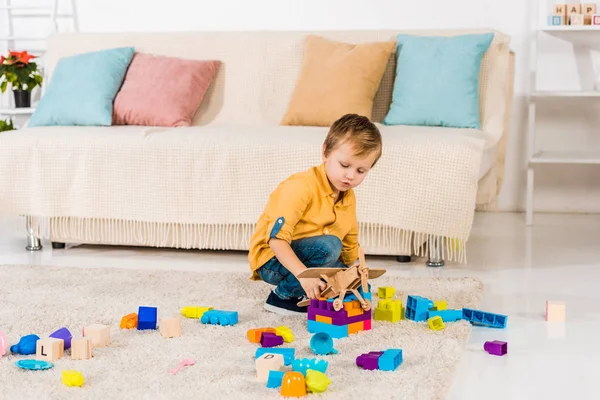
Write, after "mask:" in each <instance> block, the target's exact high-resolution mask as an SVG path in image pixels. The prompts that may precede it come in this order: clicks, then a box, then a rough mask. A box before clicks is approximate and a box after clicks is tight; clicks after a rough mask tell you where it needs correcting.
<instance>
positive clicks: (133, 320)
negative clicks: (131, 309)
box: [119, 313, 138, 329]
mask: <svg viewBox="0 0 600 400" xmlns="http://www.w3.org/2000/svg"><path fill="white" fill-rule="evenodd" d="M137 326H138V315H137V314H136V313H131V314H127V315H125V316H124V317H123V318H121V324H120V325H119V327H120V328H121V329H133V328H137Z"/></svg>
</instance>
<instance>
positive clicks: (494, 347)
mask: <svg viewBox="0 0 600 400" xmlns="http://www.w3.org/2000/svg"><path fill="white" fill-rule="evenodd" d="M483 349H484V350H485V351H487V352H488V353H489V354H493V355H495V356H503V355H505V354H506V353H507V352H508V343H506V342H501V341H499V340H494V341H491V342H485V343H484V344H483Z"/></svg>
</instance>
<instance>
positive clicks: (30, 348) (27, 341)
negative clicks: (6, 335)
mask: <svg viewBox="0 0 600 400" xmlns="http://www.w3.org/2000/svg"><path fill="white" fill-rule="evenodd" d="M38 340H40V337H39V336H38V335H34V334H31V335H25V336H21V339H19V343H17V344H13V345H12V346H10V352H11V353H15V354H23V355H28V354H35V351H36V343H37V341H38Z"/></svg>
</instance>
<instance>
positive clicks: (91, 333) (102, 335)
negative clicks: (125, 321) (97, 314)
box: [83, 324, 110, 347]
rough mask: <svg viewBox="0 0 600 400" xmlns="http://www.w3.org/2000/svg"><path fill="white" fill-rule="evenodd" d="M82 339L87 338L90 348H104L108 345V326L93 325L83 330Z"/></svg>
mask: <svg viewBox="0 0 600 400" xmlns="http://www.w3.org/2000/svg"><path fill="white" fill-rule="evenodd" d="M83 337H89V338H90V340H91V341H92V347H105V346H108V345H109V343H110V326H108V325H102V324H94V325H90V326H86V327H85V328H83Z"/></svg>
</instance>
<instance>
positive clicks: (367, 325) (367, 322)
mask: <svg viewBox="0 0 600 400" xmlns="http://www.w3.org/2000/svg"><path fill="white" fill-rule="evenodd" d="M363 329H364V330H365V331H370V330H371V320H370V319H365V320H364V321H363Z"/></svg>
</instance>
